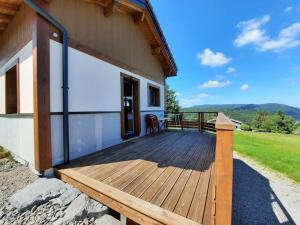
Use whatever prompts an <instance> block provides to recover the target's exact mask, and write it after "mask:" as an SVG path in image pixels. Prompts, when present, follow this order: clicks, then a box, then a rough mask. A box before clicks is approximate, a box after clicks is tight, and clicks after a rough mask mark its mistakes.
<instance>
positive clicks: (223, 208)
mask: <svg viewBox="0 0 300 225" xmlns="http://www.w3.org/2000/svg"><path fill="white" fill-rule="evenodd" d="M215 128H216V155H215V176H214V179H215V196H214V198H215V199H214V201H215V205H214V209H215V216H214V218H213V220H214V221H212V224H215V225H230V224H231V222H232V180H233V135H234V130H235V125H234V124H233V123H232V122H231V120H230V119H229V118H228V117H226V116H225V115H224V114H223V113H219V114H218V117H217V120H216V125H215Z"/></svg>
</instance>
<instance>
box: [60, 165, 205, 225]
mask: <svg viewBox="0 0 300 225" xmlns="http://www.w3.org/2000/svg"><path fill="white" fill-rule="evenodd" d="M56 175H57V176H58V178H60V179H61V180H63V181H64V182H67V183H69V184H71V185H72V186H74V187H76V188H78V189H79V190H80V191H82V192H84V193H86V194H87V195H89V196H90V197H92V198H94V199H96V200H97V201H99V202H101V203H103V204H105V205H107V206H108V207H110V208H112V209H114V210H115V211H117V212H119V213H121V214H123V215H124V216H126V217H128V218H129V219H131V220H133V221H135V222H137V223H139V224H149V225H159V224H169V225H171V224H172V225H200V224H199V223H197V222H194V221H192V220H190V219H187V218H185V217H183V216H180V215H178V214H175V213H173V212H170V211H168V210H165V209H163V208H160V207H158V206H156V205H154V204H151V203H149V202H146V201H144V200H142V199H139V198H136V197H134V196H132V195H129V194H127V193H125V192H122V191H120V190H119V189H116V188H114V187H112V186H109V185H107V184H105V183H102V182H100V181H97V180H95V179H92V178H90V177H87V176H85V175H83V174H81V173H79V172H77V171H74V170H73V169H58V170H56Z"/></svg>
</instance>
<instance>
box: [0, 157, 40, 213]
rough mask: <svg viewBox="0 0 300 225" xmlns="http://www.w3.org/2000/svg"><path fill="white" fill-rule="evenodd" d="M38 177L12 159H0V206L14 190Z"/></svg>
mask: <svg viewBox="0 0 300 225" xmlns="http://www.w3.org/2000/svg"><path fill="white" fill-rule="evenodd" d="M37 178H38V177H37V176H36V175H35V174H33V173H32V172H31V171H30V169H29V168H28V167H25V166H23V165H21V164H19V163H17V162H16V161H14V160H10V159H1V160H0V208H1V207H2V206H3V205H4V203H5V201H6V199H7V198H8V197H10V196H11V195H12V194H14V193H15V192H16V191H18V190H20V189H22V188H24V187H25V186H26V185H28V184H30V183H32V182H33V181H35V180H36V179H37Z"/></svg>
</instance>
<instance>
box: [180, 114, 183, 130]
mask: <svg viewBox="0 0 300 225" xmlns="http://www.w3.org/2000/svg"><path fill="white" fill-rule="evenodd" d="M180 125H181V130H183V113H180Z"/></svg>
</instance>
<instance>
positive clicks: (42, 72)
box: [32, 1, 52, 172]
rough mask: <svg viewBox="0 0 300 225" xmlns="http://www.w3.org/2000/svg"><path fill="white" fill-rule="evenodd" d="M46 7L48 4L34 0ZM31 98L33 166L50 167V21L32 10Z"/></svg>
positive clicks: (39, 169)
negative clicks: (32, 101) (32, 112)
mask: <svg viewBox="0 0 300 225" xmlns="http://www.w3.org/2000/svg"><path fill="white" fill-rule="evenodd" d="M37 3H38V4H40V6H41V7H43V8H44V9H45V10H47V6H48V5H47V4H46V3H44V2H39V1H37ZM32 40H33V67H34V69H33V99H34V157H35V169H36V170H37V171H40V172H42V171H45V170H46V169H49V168H51V167H52V151H51V122H50V53H49V51H50V50H49V24H48V22H47V21H46V20H44V19H43V18H42V17H41V16H39V15H38V14H35V26H34V29H33V35H32Z"/></svg>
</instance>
